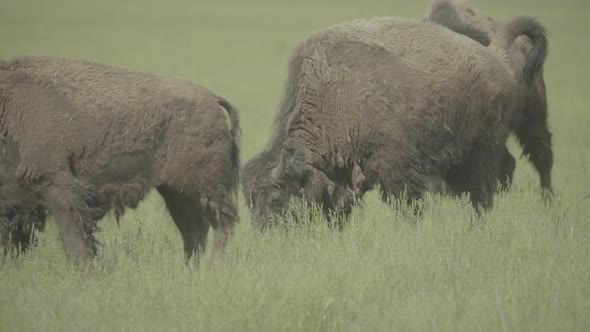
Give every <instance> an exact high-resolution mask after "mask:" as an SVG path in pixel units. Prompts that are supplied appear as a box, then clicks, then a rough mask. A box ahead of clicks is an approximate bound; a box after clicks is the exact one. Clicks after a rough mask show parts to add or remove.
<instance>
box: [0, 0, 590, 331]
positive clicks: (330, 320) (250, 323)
mask: <svg viewBox="0 0 590 332" xmlns="http://www.w3.org/2000/svg"><path fill="white" fill-rule="evenodd" d="M475 3H476V4H477V5H478V6H479V7H480V8H481V9H482V10H484V11H486V12H487V13H489V14H490V15H492V16H493V17H495V18H497V19H501V20H507V19H510V18H511V17H513V16H516V15H522V14H526V15H532V16H536V17H538V18H539V19H540V20H541V22H542V23H543V24H544V25H545V26H546V27H547V30H548V32H549V43H550V44H549V48H550V51H549V58H548V60H547V62H546V65H545V79H546V83H547V91H548V101H549V113H550V118H549V122H550V127H551V130H552V132H553V134H554V137H553V142H554V152H555V164H554V172H553V179H554V187H555V191H556V198H555V201H554V202H553V204H552V205H550V206H545V205H544V204H542V201H541V196H540V193H539V180H538V178H537V175H536V173H535V172H534V170H533V168H532V167H531V165H530V164H529V162H528V161H527V160H526V159H525V158H522V159H519V160H518V164H517V168H516V173H515V179H514V185H513V188H512V190H511V191H510V192H508V193H501V194H499V195H498V196H496V203H495V209H494V210H493V211H492V213H491V214H490V215H489V216H488V218H487V223H486V224H485V225H483V226H476V227H471V226H470V225H471V223H470V222H469V221H470V219H471V214H472V211H471V207H470V205H469V203H468V200H467V199H466V198H462V199H451V198H441V197H437V196H434V197H432V196H429V197H428V198H427V200H426V204H425V208H424V209H425V210H424V215H423V216H422V217H421V218H420V219H419V220H413V217H411V216H410V214H409V213H408V212H407V211H405V210H404V209H392V208H391V207H389V206H386V205H384V204H382V203H381V202H380V201H379V200H378V199H377V195H373V194H371V195H369V196H368V197H367V198H366V199H365V200H364V202H363V203H364V204H363V205H364V206H363V207H362V208H359V209H356V210H355V212H354V214H353V216H352V220H351V223H350V224H349V225H348V227H346V228H345V230H344V231H342V232H337V231H334V230H331V229H329V228H328V227H327V226H325V224H324V223H321V222H318V223H315V224H312V225H308V226H303V227H294V228H289V229H288V230H287V231H284V230H275V231H272V232H269V233H266V234H263V235H260V234H258V233H257V232H256V231H255V230H254V229H253V228H252V226H251V225H250V216H249V213H248V210H247V208H246V206H245V204H244V200H243V198H242V197H241V196H240V214H241V223H240V224H239V226H238V227H237V230H236V236H235V237H234V239H233V241H232V242H231V243H230V245H229V246H228V248H227V251H226V254H225V255H224V256H222V257H217V258H216V259H210V256H209V254H210V251H208V252H207V254H206V256H205V258H204V259H203V261H202V263H201V265H200V266H198V267H197V266H195V265H189V266H186V265H185V264H184V263H183V252H182V242H181V238H180V235H179V234H178V231H177V230H176V228H175V226H174V224H173V223H172V221H171V219H170V218H169V216H168V214H167V212H166V210H165V209H164V205H163V202H162V201H161V198H160V197H159V196H158V195H157V194H155V193H153V194H151V195H150V196H149V197H148V199H146V200H145V201H144V202H143V203H142V204H141V205H140V206H139V208H138V209H137V210H134V211H128V213H127V214H126V215H125V216H124V218H122V220H121V224H120V225H119V226H118V225H117V223H116V222H115V221H114V218H112V217H108V218H106V219H105V220H102V221H101V223H100V226H101V232H100V233H99V234H98V238H99V240H100V241H101V242H102V246H101V248H100V252H99V256H98V258H97V259H96V261H95V262H94V263H93V266H92V269H91V270H88V271H84V270H79V269H76V268H74V267H73V266H72V265H71V264H70V263H69V261H68V260H66V258H65V256H64V254H63V250H62V247H61V243H60V242H59V241H58V240H57V232H56V229H55V227H54V224H53V223H52V222H50V223H49V225H48V226H49V227H48V230H47V232H45V233H44V234H41V235H40V237H41V238H40V242H39V246H38V247H37V248H36V249H35V250H32V251H31V252H29V253H28V254H26V255H24V256H22V257H20V258H18V259H16V260H13V259H5V260H4V262H2V261H1V258H0V331H7V332H8V331H32V330H36V331H364V332H368V331H589V330H590V200H586V201H584V202H582V201H581V200H580V199H581V197H582V196H583V195H584V194H585V193H587V192H588V191H590V109H589V106H588V105H589V104H590V70H589V69H590V61H589V59H590V44H589V43H588V42H584V40H588V32H589V31H590V23H585V22H586V20H587V16H588V13H589V12H590V2H588V1H586V0H560V1H549V0H511V1H509V0H496V1H484V0H479V1H475ZM428 5H429V4H428V0H424V1H401V0H397V1H396V0H362V1H360V0H357V1H354V0H339V1H336V0H329V1H326V0H316V1H310V0H299V1H293V0H291V1H286V0H192V1H189V0H169V1H154V0H143V1H140V0H131V1H124V0H120V1H115V0H102V1H86V0H52V1H49V0H45V1H43V0H2V1H1V2H0V58H8V57H11V56H16V55H25V54H47V55H59V56H68V57H75V58H83V59H89V60H95V61H98V62H103V63H108V64H113V65H120V66H125V67H130V68H135V69H141V70H146V71H151V72H155V73H159V74H164V75H171V76H177V77H182V78H188V79H191V80H194V81H197V82H199V83H202V84H204V85H206V86H208V87H209V88H211V89H212V90H214V91H215V92H217V93H219V94H221V95H223V96H225V97H226V98H227V99H229V100H230V101H232V102H233V103H234V104H235V105H237V106H238V107H239V109H240V111H241V113H240V114H241V124H242V131H243V135H242V145H241V147H242V160H244V161H245V160H248V159H249V158H251V157H252V156H254V154H255V153H257V152H259V151H260V150H261V149H262V148H263V147H264V146H265V144H266V143H267V140H268V138H269V134H270V131H271V122H272V117H273V114H274V112H275V110H276V109H277V106H278V104H279V101H280V98H281V96H282V89H283V86H284V83H285V82H284V81H285V79H286V74H287V72H286V69H287V66H286V65H287V61H288V58H289V54H290V52H291V50H292V49H293V47H294V46H295V45H296V43H297V42H298V41H299V40H301V39H302V38H304V37H305V36H307V35H309V34H310V33H312V32H314V31H317V30H318V29H320V28H322V27H326V26H328V25H331V24H334V23H338V22H342V21H346V20H351V19H354V18H363V17H364V18H369V17H373V16H385V15H387V16H403V17H421V16H423V15H424V14H425V13H426V9H427V6H428ZM510 147H511V150H512V152H513V153H514V155H515V156H520V153H521V150H520V148H519V147H518V145H517V144H516V141H515V140H514V139H511V140H510Z"/></svg>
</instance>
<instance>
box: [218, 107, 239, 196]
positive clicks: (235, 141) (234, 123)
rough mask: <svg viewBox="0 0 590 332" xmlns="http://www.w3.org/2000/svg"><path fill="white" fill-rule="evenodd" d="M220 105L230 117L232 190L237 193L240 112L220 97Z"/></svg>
mask: <svg viewBox="0 0 590 332" xmlns="http://www.w3.org/2000/svg"><path fill="white" fill-rule="evenodd" d="M218 102H219V105H221V107H223V108H224V109H225V110H226V111H227V114H228V116H229V121H230V127H231V128H230V132H231V135H232V146H231V152H230V158H231V169H232V181H231V184H232V190H233V191H234V192H235V193H237V190H238V186H239V182H240V134H241V130H240V116H239V114H238V113H239V111H238V109H237V108H236V107H234V106H233V105H232V104H231V103H230V102H229V101H227V100H225V99H223V98H221V97H219V101H218Z"/></svg>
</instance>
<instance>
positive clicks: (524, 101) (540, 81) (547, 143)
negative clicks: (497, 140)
mask: <svg viewBox="0 0 590 332" xmlns="http://www.w3.org/2000/svg"><path fill="white" fill-rule="evenodd" d="M427 20H429V21H431V22H435V23H438V24H440V25H443V26H445V27H447V28H449V29H450V30H452V31H454V32H456V33H459V34H462V35H465V36H467V37H470V38H472V39H474V40H477V41H478V42H480V43H481V44H483V45H485V46H487V45H488V44H489V40H490V38H493V36H495V35H496V34H497V33H498V32H499V31H500V30H501V29H502V26H503V25H505V23H502V22H498V21H496V20H494V19H493V18H491V17H489V16H486V15H484V14H483V13H481V12H480V11H479V10H478V9H477V8H476V7H474V6H473V5H472V4H470V3H469V2H468V1H465V0H434V1H433V2H432V6H431V9H430V13H428V15H427ZM473 31H481V32H483V33H484V34H485V35H486V36H487V38H486V37H483V36H482V35H481V34H479V33H474V32H473ZM532 51H533V43H532V41H531V39H530V38H528V37H527V36H524V35H523V36H520V37H518V38H517V39H516V41H515V42H514V43H513V44H512V46H511V47H510V49H509V51H508V52H509V55H510V61H511V66H512V68H513V69H514V70H515V74H516V75H517V77H519V78H520V80H519V84H518V88H517V91H518V92H517V94H516V96H517V98H519V99H521V101H520V105H521V107H517V108H515V109H514V113H513V114H512V116H511V122H510V130H511V132H513V133H515V134H516V137H517V138H518V141H519V143H520V144H521V146H522V147H523V152H522V154H523V155H524V156H527V157H528V159H529V160H530V161H531V162H532V164H533V165H534V167H535V169H536V170H537V172H538V174H539V177H540V181H541V188H542V190H543V192H544V193H545V194H548V197H551V195H552V193H553V188H552V185H551V169H552V167H553V151H552V148H551V136H552V135H551V132H550V131H549V129H548V126H547V94H546V91H545V81H544V78H543V67H541V69H540V71H539V74H538V75H537V76H536V77H535V79H534V81H533V84H527V82H525V81H524V77H522V76H521V75H520V72H519V71H518V70H519V68H522V66H523V63H525V62H526V61H527V57H528V56H529V54H530V53H531V52H532ZM515 165H516V161H515V159H514V157H513V156H512V154H510V152H509V151H508V149H507V148H506V149H505V150H504V157H503V160H502V167H501V168H500V180H501V181H502V185H503V187H504V188H507V187H509V186H510V184H511V183H512V177H513V173H514V168H515Z"/></svg>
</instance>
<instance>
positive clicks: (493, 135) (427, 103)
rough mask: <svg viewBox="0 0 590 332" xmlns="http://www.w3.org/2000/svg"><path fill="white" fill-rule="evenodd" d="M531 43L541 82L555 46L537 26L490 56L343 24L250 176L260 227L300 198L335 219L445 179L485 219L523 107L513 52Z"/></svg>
mask: <svg viewBox="0 0 590 332" xmlns="http://www.w3.org/2000/svg"><path fill="white" fill-rule="evenodd" d="M522 34H525V35H527V36H529V37H530V38H531V40H532V41H533V50H532V52H530V54H529V57H528V58H527V61H526V63H525V64H523V67H522V68H521V70H522V71H523V74H524V76H525V78H526V80H527V82H530V81H533V80H535V79H536V77H537V75H538V74H539V70H540V67H541V65H542V64H543V62H544V59H545V54H546V50H547V41H546V38H545V33H544V28H543V26H542V25H540V24H539V23H538V22H536V21H535V20H534V19H532V18H528V17H518V18H516V19H514V20H513V21H511V22H510V23H508V24H506V25H504V26H503V27H502V29H501V30H500V31H499V32H498V34H496V36H495V37H494V39H493V41H492V44H491V46H490V47H484V46H482V45H481V44H480V43H478V42H476V41H473V40H471V39H469V38H466V37H464V36H462V35H459V34H456V33H454V32H452V31H450V30H449V29H447V28H444V27H441V26H438V25H437V24H433V23H429V22H420V21H419V20H411V19H399V18H392V17H383V18H374V19H369V20H356V21H353V22H347V23H340V24H336V25H334V26H331V27H328V28H326V29H324V30H322V31H319V32H316V33H314V34H312V35H311V36H309V37H308V38H306V39H305V40H303V41H302V42H301V43H300V44H299V45H298V46H297V47H296V48H295V50H294V52H293V54H292V56H291V58H290V62H289V68H288V76H287V84H286V91H285V95H284V97H283V100H282V102H281V104H280V107H279V110H278V112H277V114H276V116H275V120H274V126H273V129H274V133H273V136H272V138H271V141H270V142H269V146H268V147H267V148H266V149H265V150H264V151H263V152H261V153H260V154H258V155H257V156H255V157H254V158H253V159H252V160H250V161H248V162H247V163H245V164H244V167H243V170H242V180H241V181H242V190H243V193H244V195H245V197H246V198H247V200H248V205H249V207H250V210H251V212H252V214H253V222H254V224H255V225H256V226H258V227H260V228H263V229H264V228H265V227H267V226H268V225H269V220H271V219H273V218H272V216H273V215H278V216H284V215H285V213H286V211H288V210H289V206H290V203H291V202H292V199H293V198H298V199H303V200H304V201H305V202H307V204H309V205H316V204H319V205H322V206H324V211H331V210H333V209H334V208H337V206H336V205H344V206H345V207H347V206H350V205H352V204H354V202H355V200H353V199H350V197H354V198H355V199H358V198H360V197H362V195H363V194H364V193H365V192H367V191H368V190H370V189H371V188H373V187H375V186H376V185H379V187H380V190H381V197H382V199H383V200H384V201H389V200H390V199H391V198H397V197H399V195H400V193H403V192H405V193H406V196H407V197H408V199H409V200H414V199H419V198H420V197H421V196H422V194H423V192H424V191H425V190H426V189H427V188H428V186H429V185H430V179H431V178H437V177H444V180H445V182H446V183H447V184H448V185H449V186H450V187H451V188H452V189H454V190H455V191H457V192H468V193H469V194H470V197H471V202H472V204H473V206H474V207H475V208H476V209H477V211H478V212H481V211H482V209H483V210H484V211H485V210H489V209H491V208H492V206H493V197H494V194H495V191H496V188H497V174H498V172H499V167H500V161H501V158H502V156H503V155H502V152H503V151H504V146H505V143H506V139H507V136H508V126H509V122H510V116H511V114H512V113H513V108H514V107H518V105H517V99H515V98H514V91H515V86H516V84H517V79H516V77H515V76H513V71H512V70H511V68H510V64H509V59H508V55H507V51H508V49H509V48H510V46H511V45H512V43H513V41H514V40H515V39H516V38H517V37H518V36H520V35H522ZM351 193H352V194H351ZM338 195H345V196H344V198H343V197H338ZM347 211H350V209H349V208H345V209H344V212H345V214H346V213H347Z"/></svg>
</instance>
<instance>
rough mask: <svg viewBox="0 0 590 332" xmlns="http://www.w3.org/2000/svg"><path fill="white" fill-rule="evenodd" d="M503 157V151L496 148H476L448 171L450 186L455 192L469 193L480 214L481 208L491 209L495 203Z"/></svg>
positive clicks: (447, 177)
mask: <svg viewBox="0 0 590 332" xmlns="http://www.w3.org/2000/svg"><path fill="white" fill-rule="evenodd" d="M500 151H502V150H500ZM501 158H502V152H499V151H498V150H496V149H483V148H476V149H475V150H473V151H472V152H471V154H470V155H469V156H468V157H467V158H466V159H465V160H464V162H463V163H462V164H460V165H458V166H455V167H453V168H451V169H450V170H449V172H448V173H447V176H446V180H447V184H448V186H449V188H450V189H451V190H452V191H453V192H455V193H463V192H467V193H469V195H470V199H471V204H472V205H473V207H474V208H475V209H476V211H477V212H478V214H481V210H480V209H483V210H486V211H489V210H491V209H492V207H493V205H494V194H495V192H496V190H497V187H498V180H497V177H498V173H499V168H500V162H501Z"/></svg>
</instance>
